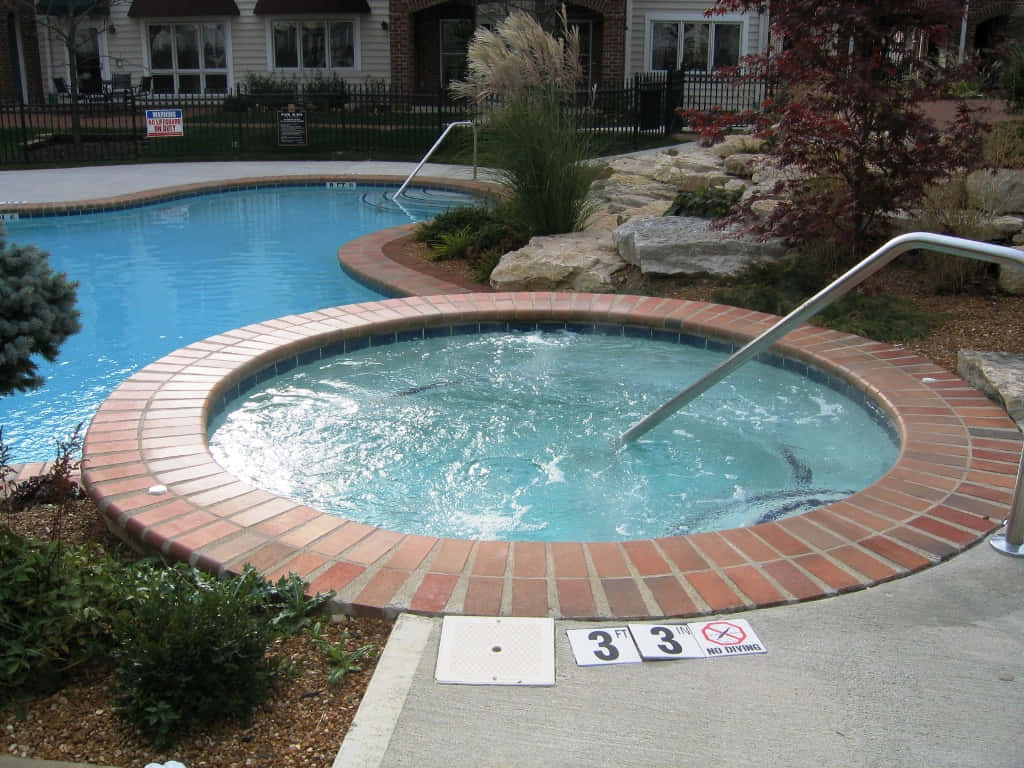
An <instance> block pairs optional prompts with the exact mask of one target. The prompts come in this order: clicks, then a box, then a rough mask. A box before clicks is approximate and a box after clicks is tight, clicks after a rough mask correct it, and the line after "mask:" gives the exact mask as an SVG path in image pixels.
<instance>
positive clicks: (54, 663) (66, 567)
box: [0, 527, 123, 705]
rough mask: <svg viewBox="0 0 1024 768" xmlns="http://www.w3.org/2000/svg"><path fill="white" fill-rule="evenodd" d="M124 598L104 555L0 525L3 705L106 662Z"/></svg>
mask: <svg viewBox="0 0 1024 768" xmlns="http://www.w3.org/2000/svg"><path fill="white" fill-rule="evenodd" d="M122 594H123V580H122V579H121V577H120V566H119V564H117V563H116V562H114V561H112V560H110V559H109V558H107V557H106V556H105V555H103V554H102V552H101V551H100V550H99V549H93V548H82V549H68V548H65V547H63V546H62V545H61V543H60V542H59V541H51V542H45V543H42V542H35V541H31V540H29V539H26V538H25V537H23V536H19V535H18V534H16V533H13V532H12V531H10V530H9V529H8V528H6V527H0V705H2V703H3V702H4V701H5V700H10V699H13V698H16V697H18V696H24V695H36V694H46V693H50V692H52V691H54V690H57V689H58V688H59V687H60V686H61V684H62V683H63V681H64V677H65V674H66V673H67V671H68V670H69V669H71V668H72V667H75V666H77V665H79V664H83V663H85V662H88V661H91V660H95V659H98V658H104V657H106V656H107V655H108V654H109V652H110V650H111V647H112V636H111V630H112V626H113V622H114V617H115V616H116V615H117V613H118V611H119V610H120V605H121V596H122Z"/></svg>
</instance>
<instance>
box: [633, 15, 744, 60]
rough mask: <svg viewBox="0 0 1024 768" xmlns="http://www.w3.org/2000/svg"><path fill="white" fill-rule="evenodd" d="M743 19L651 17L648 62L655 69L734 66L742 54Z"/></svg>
mask: <svg viewBox="0 0 1024 768" xmlns="http://www.w3.org/2000/svg"><path fill="white" fill-rule="evenodd" d="M745 26H746V25H745V23H744V22H743V21H742V20H728V21H709V20H706V19H704V18H703V17H701V18H700V19H692V20H691V19H685V18H684V19H651V20H649V22H648V36H647V40H648V58H647V65H648V67H649V69H652V70H667V69H686V70H691V71H692V70H700V71H704V72H713V71H714V70H716V69H718V68H719V67H735V66H736V65H738V64H739V63H740V57H741V56H742V55H743V31H744V28H745Z"/></svg>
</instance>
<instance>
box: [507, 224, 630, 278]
mask: <svg viewBox="0 0 1024 768" xmlns="http://www.w3.org/2000/svg"><path fill="white" fill-rule="evenodd" d="M624 266H625V263H624V262H623V261H622V259H621V258H620V257H619V254H618V253H617V252H616V250H615V248H614V247H612V245H611V243H610V242H608V238H607V235H605V236H604V237H603V238H599V237H595V236H594V235H592V234H588V233H586V232H575V233H572V234H568V235H552V236H550V237H534V238H532V239H531V240H530V242H529V243H527V244H526V245H525V246H524V247H522V248H520V249H519V250H518V251H510V252H509V253H506V254H505V255H504V256H502V257H501V261H500V262H499V263H498V266H496V267H495V268H494V271H492V272H491V287H492V288H494V289H495V290H497V291H558V290H568V291H584V292H588V293H610V292H611V291H612V290H614V287H615V286H614V285H613V284H612V275H613V274H615V273H616V272H618V271H619V270H620V269H622V268H623V267H624Z"/></svg>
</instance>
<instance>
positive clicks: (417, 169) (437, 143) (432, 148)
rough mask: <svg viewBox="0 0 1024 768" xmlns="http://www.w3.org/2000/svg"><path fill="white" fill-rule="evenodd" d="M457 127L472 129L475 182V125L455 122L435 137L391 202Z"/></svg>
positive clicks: (469, 122) (460, 121)
mask: <svg viewBox="0 0 1024 768" xmlns="http://www.w3.org/2000/svg"><path fill="white" fill-rule="evenodd" d="M459 125H469V126H472V127H473V181H476V123H474V122H473V121H472V120H456V121H455V122H454V123H448V125H447V126H446V127H445V129H444V130H443V131H442V132H441V135H440V136H438V137H437V141H435V142H434V146H432V147H431V148H430V149H428V150H427V154H425V155H424V156H423V159H422V160H420V162H419V165H417V166H416V167H415V168H413V169H412V173H410V174H409V176H408V177H407V178H406V180H405V181H404V182H402V186H400V187H399V188H398V191H397V192H395V196H394V197H392V198H391V199H392V200H394V201H396V202H397V201H398V196H399V195H401V194H402V193H403V192H405V188H406V187H408V186H409V182H411V181H412V180H413V178H414V177H415V176H416V174H417V173H419V172H420V168H422V167H423V166H424V164H425V163H426V162H427V160H429V159H430V156H431V155H432V154H434V151H435V150H436V149H437V148H438V147H439V146H441V142H442V141H444V139H445V137H446V136H447V135H448V134H449V132H450V131H451V130H452V128H455V127H456V126H459Z"/></svg>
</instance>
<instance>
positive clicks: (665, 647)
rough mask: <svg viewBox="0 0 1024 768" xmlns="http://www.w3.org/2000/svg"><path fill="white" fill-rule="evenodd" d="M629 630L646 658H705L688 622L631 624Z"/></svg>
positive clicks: (641, 653)
mask: <svg viewBox="0 0 1024 768" xmlns="http://www.w3.org/2000/svg"><path fill="white" fill-rule="evenodd" d="M629 631H630V633H631V634H632V635H633V640H634V641H635V642H636V647H637V648H639V649H640V655H641V656H643V657H644V659H645V660H655V659H703V658H704V649H703V648H701V646H700V643H698V642H697V638H695V637H694V636H693V632H692V631H690V627H689V625H687V624H630V625H629Z"/></svg>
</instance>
